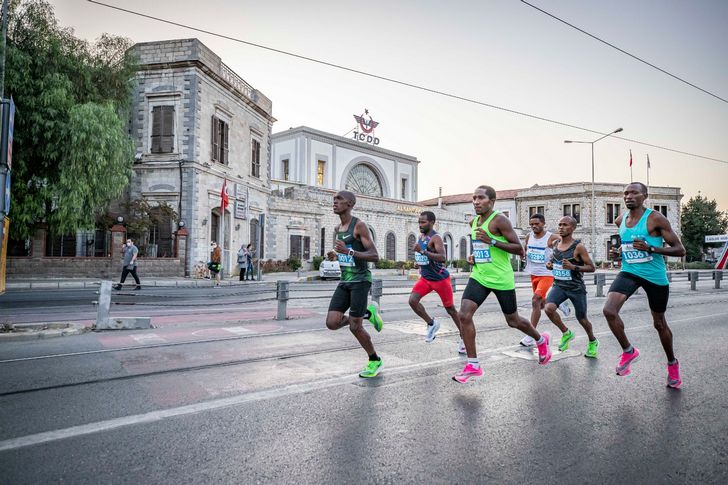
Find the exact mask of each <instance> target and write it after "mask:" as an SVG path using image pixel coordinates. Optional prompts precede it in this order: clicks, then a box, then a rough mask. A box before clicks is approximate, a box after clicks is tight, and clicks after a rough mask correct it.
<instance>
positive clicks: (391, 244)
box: [387, 232, 397, 261]
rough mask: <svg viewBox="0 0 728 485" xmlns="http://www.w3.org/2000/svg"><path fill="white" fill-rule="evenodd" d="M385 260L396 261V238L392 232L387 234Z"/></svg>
mask: <svg viewBox="0 0 728 485" xmlns="http://www.w3.org/2000/svg"><path fill="white" fill-rule="evenodd" d="M387 259H388V260H390V261H396V260H397V237H396V236H395V235H394V233H393V232H389V233H387Z"/></svg>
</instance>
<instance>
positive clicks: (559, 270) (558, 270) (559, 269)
mask: <svg viewBox="0 0 728 485" xmlns="http://www.w3.org/2000/svg"><path fill="white" fill-rule="evenodd" d="M551 273H553V275H554V279H555V280H561V281H571V270H570V269H564V265H563V264H561V263H554V269H553V270H552V271H551Z"/></svg>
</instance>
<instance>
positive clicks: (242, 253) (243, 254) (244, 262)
mask: <svg viewBox="0 0 728 485" xmlns="http://www.w3.org/2000/svg"><path fill="white" fill-rule="evenodd" d="M238 267H239V268H240V281H245V272H246V270H247V269H248V250H247V249H246V247H245V243H243V244H241V245H240V249H238Z"/></svg>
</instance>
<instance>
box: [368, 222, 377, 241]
mask: <svg viewBox="0 0 728 485" xmlns="http://www.w3.org/2000/svg"><path fill="white" fill-rule="evenodd" d="M369 232H370V233H371V234H372V242H373V243H374V245H376V244H377V234H376V233H375V232H374V229H372V226H369Z"/></svg>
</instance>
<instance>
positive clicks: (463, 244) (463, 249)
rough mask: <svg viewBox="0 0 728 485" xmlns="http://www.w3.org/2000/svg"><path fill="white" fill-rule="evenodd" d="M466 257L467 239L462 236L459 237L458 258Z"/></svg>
mask: <svg viewBox="0 0 728 485" xmlns="http://www.w3.org/2000/svg"><path fill="white" fill-rule="evenodd" d="M467 258H468V240H467V239H465V238H464V237H461V238H460V259H467Z"/></svg>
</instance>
